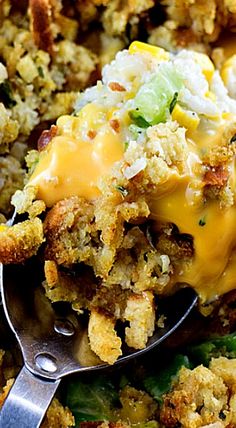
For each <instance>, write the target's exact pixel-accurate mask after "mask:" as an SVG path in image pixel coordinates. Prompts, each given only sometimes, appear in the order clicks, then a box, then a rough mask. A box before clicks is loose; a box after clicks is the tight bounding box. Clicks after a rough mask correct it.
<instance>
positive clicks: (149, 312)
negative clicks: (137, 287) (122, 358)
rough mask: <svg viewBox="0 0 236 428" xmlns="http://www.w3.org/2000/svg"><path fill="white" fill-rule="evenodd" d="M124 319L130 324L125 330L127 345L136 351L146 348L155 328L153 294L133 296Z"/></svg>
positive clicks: (128, 301) (129, 299)
mask: <svg viewBox="0 0 236 428" xmlns="http://www.w3.org/2000/svg"><path fill="white" fill-rule="evenodd" d="M124 318H125V320H127V321H129V323H130V325H129V327H126V328H125V341H126V343H127V345H128V346H130V347H131V348H134V349H142V348H145V346H146V343H147V340H148V338H149V337H150V336H152V335H153V332H154V328H155V308H154V304H153V294H152V293H150V292H146V293H142V294H141V295H138V294H136V295H135V294H132V295H131V296H130V297H129V298H128V300H127V306H126V309H125V312H124Z"/></svg>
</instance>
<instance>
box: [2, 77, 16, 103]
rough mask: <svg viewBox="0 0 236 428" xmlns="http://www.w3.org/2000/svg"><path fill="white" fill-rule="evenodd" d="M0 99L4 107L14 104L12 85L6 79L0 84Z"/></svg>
mask: <svg viewBox="0 0 236 428" xmlns="http://www.w3.org/2000/svg"><path fill="white" fill-rule="evenodd" d="M0 101H1V102H2V103H3V104H4V106H5V107H6V108H11V107H14V106H15V105H16V100H14V98H13V92H12V86H11V83H10V82H9V81H8V80H6V81H5V82H3V83H1V84H0Z"/></svg>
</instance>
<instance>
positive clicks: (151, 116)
mask: <svg viewBox="0 0 236 428" xmlns="http://www.w3.org/2000/svg"><path fill="white" fill-rule="evenodd" d="M182 87H183V80H182V78H181V76H180V75H179V74H178V73H177V72H176V70H175V69H174V66H173V65H171V64H167V63H163V64H161V65H160V67H159V69H158V71H157V73H156V74H155V76H154V77H153V78H152V79H151V80H150V81H149V82H147V83H145V84H144V85H143V86H141V88H140V89H139V91H138V93H137V95H136V96H135V98H134V110H132V111H131V112H130V117H131V118H132V120H133V121H134V123H135V124H136V125H137V126H139V127H141V128H146V127H147V126H149V125H156V124H158V123H160V122H165V121H166V120H167V118H168V116H169V114H170V113H169V112H170V110H171V109H173V108H174V105H175V103H176V101H177V97H178V93H179V91H180V90H181V88H182Z"/></svg>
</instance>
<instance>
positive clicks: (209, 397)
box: [161, 366, 229, 428]
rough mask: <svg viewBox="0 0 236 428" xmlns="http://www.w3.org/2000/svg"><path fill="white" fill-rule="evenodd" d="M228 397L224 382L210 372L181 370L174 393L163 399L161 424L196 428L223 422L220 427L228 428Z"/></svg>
mask: <svg viewBox="0 0 236 428" xmlns="http://www.w3.org/2000/svg"><path fill="white" fill-rule="evenodd" d="M228 394H229V391H228V388H227V386H226V385H225V383H224V381H223V379H222V378H221V377H220V376H217V375H215V374H214V373H213V372H212V371H211V370H210V369H208V368H206V367H203V366H198V367H196V368H195V369H194V370H192V371H191V370H189V369H186V368H182V369H181V370H180V373H179V377H178V381H177V383H176V385H174V387H173V390H172V391H171V392H170V393H169V394H167V395H166V396H165V397H164V402H163V406H162V409H161V421H162V423H163V424H164V425H165V426H166V427H173V428H174V427H175V426H176V424H178V423H180V424H181V427H184V428H197V427H202V426H204V425H207V424H211V423H215V422H220V423H222V419H224V425H223V426H227V424H228V423H229V418H228V415H229V413H228ZM221 415H223V416H222V418H221Z"/></svg>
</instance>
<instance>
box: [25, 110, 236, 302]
mask: <svg viewBox="0 0 236 428" xmlns="http://www.w3.org/2000/svg"><path fill="white" fill-rule="evenodd" d="M91 109H92V110H91ZM93 109H94V107H91V106H90V107H87V110H86V111H85V113H86V114H85V113H84V112H83V113H82V114H83V115H84V117H83V126H82V124H81V123H79V121H80V119H79V118H73V119H71V118H70V120H69V119H68V118H66V119H65V118H64V119H60V121H59V128H60V132H61V133H62V134H63V135H59V136H56V137H54V138H53V140H52V141H51V142H50V143H49V145H48V146H47V147H46V149H45V150H44V151H43V152H42V153H41V158H40V162H39V164H38V166H37V167H36V169H35V171H34V173H33V175H32V177H31V179H30V182H29V184H30V185H36V186H38V198H42V199H43V200H44V201H45V202H46V204H47V206H49V207H50V206H52V205H53V204H54V203H55V202H57V201H59V200H61V199H63V198H66V197H70V196H73V195H78V196H83V197H85V198H86V199H95V198H97V197H98V196H99V195H100V191H99V188H98V184H99V179H100V177H101V176H104V175H106V174H107V173H108V172H109V171H110V169H111V167H112V165H113V164H114V162H116V161H117V160H120V159H121V158H122V157H123V144H122V138H121V134H120V132H116V131H114V130H113V129H112V128H111V126H110V125H109V122H108V121H107V120H108V119H107V117H106V116H104V114H103V113H102V112H100V113H99V115H98V116H96V114H95V115H94V116H92V117H91V115H89V114H88V113H89V112H90V113H91V111H92V113H96V111H95V112H93ZM96 117H98V118H99V119H95V118H96ZM224 127H225V123H223V124H222V125H220V126H219V127H218V130H217V132H215V133H209V134H208V135H207V134H206V133H204V132H203V131H202V130H199V129H198V130H196V131H194V132H192V133H191V134H190V135H189V137H191V141H190V140H189V156H188V160H187V162H186V171H185V172H184V173H183V175H182V176H180V175H179V174H178V173H176V172H174V173H173V174H172V175H171V176H170V178H169V180H168V182H167V183H166V184H165V185H164V186H162V187H161V188H160V189H157V194H156V196H155V197H153V199H152V200H151V202H150V209H151V216H152V218H153V219H156V220H157V224H158V222H162V223H163V222H164V223H166V222H167V223H168V222H170V223H174V224H176V226H177V227H178V228H179V231H180V232H181V233H187V234H190V235H192V237H193V242H194V256H193V259H192V260H191V261H190V262H189V263H188V264H187V263H186V261H183V263H180V264H179V268H177V269H176V271H175V272H174V274H173V275H172V278H171V284H172V285H173V284H175V283H187V284H190V285H191V286H193V287H194V288H195V289H196V290H197V291H198V293H199V295H200V298H201V299H202V301H207V300H211V299H214V298H216V297H217V296H218V295H221V294H223V293H225V292H227V291H229V290H231V289H233V288H235V286H236V252H234V249H235V244H236V207H235V206H233V207H230V208H227V209H226V208H225V209H224V208H221V207H220V205H219V202H218V201H208V202H207V203H206V204H205V205H204V204H203V203H202V200H201V203H200V204H199V203H197V204H196V203H195V197H196V195H197V192H199V193H200V195H201V185H203V183H202V180H201V175H199V176H198V174H199V169H198V165H199V164H200V163H201V161H200V158H199V156H198V155H199V154H200V153H201V152H202V150H205V149H207V148H209V147H210V148H211V147H213V146H220V145H221V141H222V133H223V130H224ZM91 128H92V129H93V130H96V135H95V137H94V138H93V139H92V140H91V141H89V140H86V141H85V140H84V138H85V136H86V135H87V130H88V129H91ZM231 170H232V171H231V184H232V186H233V187H234V188H235V173H234V165H232V168H231ZM194 180H195V181H196V180H198V184H199V183H200V191H199V185H198V186H196V187H194ZM200 220H201V221H200Z"/></svg>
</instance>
